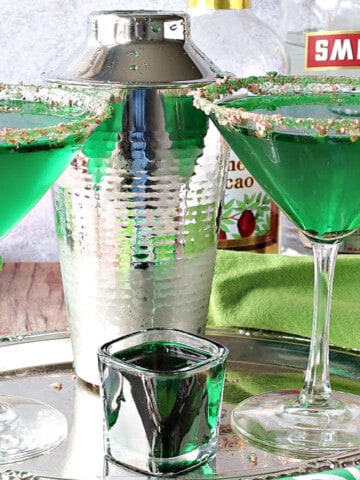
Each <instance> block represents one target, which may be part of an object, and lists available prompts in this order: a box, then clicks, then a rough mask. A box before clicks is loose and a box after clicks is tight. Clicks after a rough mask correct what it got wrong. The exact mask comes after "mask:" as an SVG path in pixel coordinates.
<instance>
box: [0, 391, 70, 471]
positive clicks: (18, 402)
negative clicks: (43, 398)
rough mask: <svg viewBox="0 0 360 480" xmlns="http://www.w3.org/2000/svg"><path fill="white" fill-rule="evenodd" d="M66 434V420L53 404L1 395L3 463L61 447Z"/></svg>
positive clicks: (20, 459)
mask: <svg viewBox="0 0 360 480" xmlns="http://www.w3.org/2000/svg"><path fill="white" fill-rule="evenodd" d="M66 435H67V421H66V419H65V417H64V415H63V414H62V413H60V412H59V411H58V410H56V409H55V408H53V407H51V406H50V405H46V404H45V403H42V402H37V401H35V400H31V399H27V398H22V397H16V396H6V395H0V464H7V463H13V462H18V461H22V460H26V459H28V458H32V457H35V456H38V455H41V454H43V453H46V452H48V451H50V450H52V449H53V448H55V447H56V446H58V445H59V444H60V443H61V442H62V441H63V440H64V439H65V437H66Z"/></svg>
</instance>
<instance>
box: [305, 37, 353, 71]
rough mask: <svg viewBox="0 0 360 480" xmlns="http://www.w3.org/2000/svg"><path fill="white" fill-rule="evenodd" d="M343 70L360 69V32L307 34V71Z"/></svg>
mask: <svg viewBox="0 0 360 480" xmlns="http://www.w3.org/2000/svg"><path fill="white" fill-rule="evenodd" d="M342 68H360V31H356V32H344V31H342V32H312V33H307V34H306V38H305V70H329V69H342Z"/></svg>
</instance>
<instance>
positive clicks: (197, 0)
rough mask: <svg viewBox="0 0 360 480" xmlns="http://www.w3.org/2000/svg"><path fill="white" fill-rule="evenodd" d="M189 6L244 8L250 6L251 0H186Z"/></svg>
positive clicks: (219, 8)
mask: <svg viewBox="0 0 360 480" xmlns="http://www.w3.org/2000/svg"><path fill="white" fill-rule="evenodd" d="M188 7H189V8H202V9H207V10H245V9H248V8H251V7H252V5H251V0H188Z"/></svg>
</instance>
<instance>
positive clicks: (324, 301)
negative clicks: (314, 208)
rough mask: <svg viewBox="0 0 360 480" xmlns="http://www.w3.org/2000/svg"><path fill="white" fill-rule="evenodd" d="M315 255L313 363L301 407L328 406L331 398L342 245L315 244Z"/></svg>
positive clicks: (307, 371)
mask: <svg viewBox="0 0 360 480" xmlns="http://www.w3.org/2000/svg"><path fill="white" fill-rule="evenodd" d="M312 248H313V253H314V312H313V323H312V336H311V344H310V353H309V360H308V365H307V369H306V374H305V382H304V386H303V388H302V390H301V392H300V403H301V404H302V405H307V406H314V407H316V406H318V407H320V406H322V407H324V406H326V405H328V404H329V401H330V398H331V384H330V374H329V327H330V310H331V297H332V289H333V283H334V272H335V263H336V257H337V253H338V249H339V244H338V243H334V244H322V243H316V242H313V243H312Z"/></svg>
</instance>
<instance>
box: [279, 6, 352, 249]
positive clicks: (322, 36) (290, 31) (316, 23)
mask: <svg viewBox="0 0 360 480" xmlns="http://www.w3.org/2000/svg"><path fill="white" fill-rule="evenodd" d="M281 6H282V14H281V22H280V36H281V37H282V39H283V41H284V44H285V48H286V50H287V53H288V55H289V61H290V74H292V75H319V74H320V75H355V76H359V75H360V2H359V0H332V1H331V2H324V1H323V0H315V1H314V0H312V1H309V0H282V5H281ZM293 12H296V15H294V13H293ZM281 223H282V235H281V239H280V240H281V248H280V250H281V252H282V253H289V252H293V253H294V252H295V253H307V252H308V253H311V250H310V244H309V243H308V241H307V240H306V239H305V237H304V236H303V235H301V234H300V240H299V237H298V236H297V233H295V232H296V230H297V229H295V227H293V226H292V224H290V223H289V221H288V220H286V219H285V218H283V217H282V218H281ZM296 237H297V241H296ZM304 246H305V249H304ZM339 251H340V252H343V253H360V230H357V231H356V232H355V233H353V234H352V235H350V236H349V237H347V238H346V240H345V241H344V242H343V244H342V245H341V246H340V249H339Z"/></svg>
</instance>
